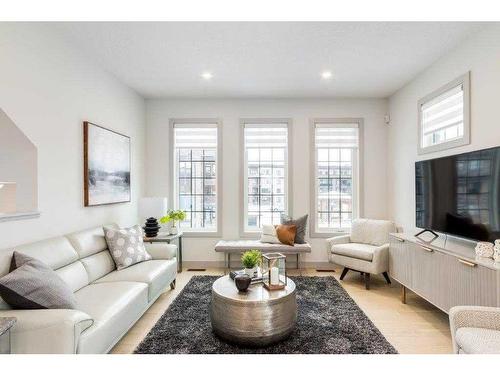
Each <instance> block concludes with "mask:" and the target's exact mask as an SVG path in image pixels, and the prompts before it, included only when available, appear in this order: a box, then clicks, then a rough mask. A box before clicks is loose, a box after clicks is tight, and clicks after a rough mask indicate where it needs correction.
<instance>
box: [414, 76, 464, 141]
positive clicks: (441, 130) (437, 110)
mask: <svg viewBox="0 0 500 375" xmlns="http://www.w3.org/2000/svg"><path fill="white" fill-rule="evenodd" d="M421 122H422V124H421V129H422V134H421V136H422V145H423V147H424V148H425V147H429V146H433V145H436V144H440V143H444V142H448V141H452V140H455V139H458V138H461V137H463V135H464V90H463V85H462V84H460V85H458V86H455V87H453V88H452V89H450V90H447V91H445V92H444V93H442V94H441V95H439V96H437V97H435V98H433V99H431V100H429V101H427V102H425V103H423V104H422V106H421Z"/></svg>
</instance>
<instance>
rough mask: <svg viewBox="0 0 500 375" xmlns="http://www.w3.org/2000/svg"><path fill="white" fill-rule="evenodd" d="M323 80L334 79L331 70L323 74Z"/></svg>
mask: <svg viewBox="0 0 500 375" xmlns="http://www.w3.org/2000/svg"><path fill="white" fill-rule="evenodd" d="M321 78H323V79H330V78H332V72H330V71H329V70H326V71H324V72H323V73H321Z"/></svg>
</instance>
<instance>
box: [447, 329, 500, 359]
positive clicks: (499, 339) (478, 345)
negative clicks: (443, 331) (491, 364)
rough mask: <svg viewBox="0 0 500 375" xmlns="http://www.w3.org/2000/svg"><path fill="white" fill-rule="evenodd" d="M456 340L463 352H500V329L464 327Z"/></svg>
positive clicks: (456, 335)
mask: <svg viewBox="0 0 500 375" xmlns="http://www.w3.org/2000/svg"><path fill="white" fill-rule="evenodd" d="M455 340H456V342H457V345H458V347H459V348H460V350H461V351H462V352H463V353H468V354H500V331H497V330H493V329H485V328H471V327H462V328H459V329H458V330H457V332H456V333H455Z"/></svg>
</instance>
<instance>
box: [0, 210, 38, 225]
mask: <svg viewBox="0 0 500 375" xmlns="http://www.w3.org/2000/svg"><path fill="white" fill-rule="evenodd" d="M38 217H40V212H39V211H31V212H17V213H15V214H0V223H2V222H4V221H17V220H29V219H36V218H38Z"/></svg>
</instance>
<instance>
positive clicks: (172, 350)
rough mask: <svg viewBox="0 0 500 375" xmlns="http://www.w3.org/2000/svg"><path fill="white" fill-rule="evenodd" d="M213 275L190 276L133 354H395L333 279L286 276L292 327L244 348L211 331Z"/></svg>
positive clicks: (214, 278) (215, 277)
mask: <svg viewBox="0 0 500 375" xmlns="http://www.w3.org/2000/svg"><path fill="white" fill-rule="evenodd" d="M216 279H217V276H194V277H193V278H192V279H191V280H190V281H189V283H188V284H187V285H186V287H185V288H184V289H183V290H182V291H181V293H180V294H179V296H178V297H177V298H176V299H175V300H174V301H173V302H172V304H171V305H170V307H169V308H168V310H167V311H166V312H165V314H163V316H162V317H161V318H160V320H159V321H158V322H157V323H156V325H155V326H154V327H153V328H152V329H151V331H150V332H149V333H148V335H147V336H146V338H145V339H144V340H143V341H142V342H141V343H140V344H139V346H138V347H137V348H136V350H135V353H138V354H182V353H193V354H194V353H196V354H233V353H234V354H245V353H269V354H396V353H397V351H396V350H395V349H394V347H393V346H392V345H391V344H389V342H388V341H387V340H386V339H385V337H384V336H383V335H382V334H381V333H380V331H379V330H378V329H377V328H376V327H375V326H374V325H373V323H372V322H371V321H370V319H368V317H367V316H366V315H365V314H364V313H363V311H361V309H360V308H359V307H358V305H356V303H355V302H354V301H353V299H352V298H351V297H350V296H349V295H348V294H347V292H346V291H345V290H344V288H342V286H340V284H339V283H338V282H337V280H335V278H333V277H305V276H297V277H292V280H293V281H295V284H296V287H297V305H298V315H297V326H296V328H295V331H293V332H292V334H291V335H290V336H289V337H288V338H287V339H286V340H284V341H282V342H279V343H277V344H274V345H271V346H269V347H265V348H244V347H240V346H237V345H233V344H230V343H227V342H225V341H223V340H221V339H219V338H218V337H217V336H215V335H214V334H213V333H212V328H211V325H210V316H209V311H210V297H211V288H212V284H213V282H214V281H215V280H216Z"/></svg>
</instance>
